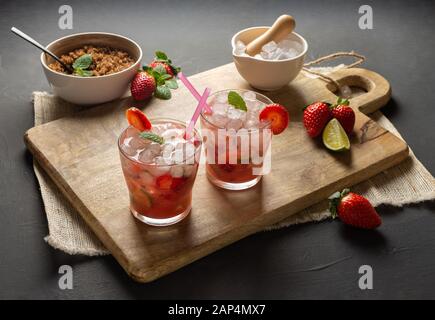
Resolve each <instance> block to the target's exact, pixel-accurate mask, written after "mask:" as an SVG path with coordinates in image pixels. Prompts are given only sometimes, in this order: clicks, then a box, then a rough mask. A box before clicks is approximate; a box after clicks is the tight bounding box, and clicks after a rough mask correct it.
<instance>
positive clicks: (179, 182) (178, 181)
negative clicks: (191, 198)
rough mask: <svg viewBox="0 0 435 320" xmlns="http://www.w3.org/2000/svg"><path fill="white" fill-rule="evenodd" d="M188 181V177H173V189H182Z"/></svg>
mask: <svg viewBox="0 0 435 320" xmlns="http://www.w3.org/2000/svg"><path fill="white" fill-rule="evenodd" d="M186 181H187V178H184V177H182V178H172V184H171V189H172V190H180V189H181V188H182V187H183V185H184V183H185V182H186Z"/></svg>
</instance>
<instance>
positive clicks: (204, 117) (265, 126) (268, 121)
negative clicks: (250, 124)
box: [201, 89, 273, 133]
mask: <svg viewBox="0 0 435 320" xmlns="http://www.w3.org/2000/svg"><path fill="white" fill-rule="evenodd" d="M228 91H236V92H237V91H239V92H249V91H251V92H254V93H255V94H256V95H257V96H260V97H261V98H263V99H264V100H266V101H268V104H273V101H272V100H271V99H270V98H269V97H267V96H265V95H264V94H261V93H258V92H257V91H252V90H249V89H223V90H219V91H215V92H213V93H212V94H210V96H209V97H208V99H210V98H211V97H214V96H216V95H217V94H219V93H222V92H228ZM208 99H207V100H208ZM256 100H258V99H256ZM201 118H202V119H204V120H205V121H206V122H207V123H209V124H210V125H212V126H213V127H215V128H218V129H226V128H224V127H220V126H217V125H216V124H214V123H213V122H211V121H210V120H208V119H207V117H206V116H205V115H204V110H201ZM262 122H263V123H264V125H263V126H261V127H258V128H251V129H246V128H245V130H246V131H247V132H248V133H249V132H253V131H258V130H259V129H266V128H267V127H270V125H271V124H272V122H271V121H270V120H265V121H262Z"/></svg>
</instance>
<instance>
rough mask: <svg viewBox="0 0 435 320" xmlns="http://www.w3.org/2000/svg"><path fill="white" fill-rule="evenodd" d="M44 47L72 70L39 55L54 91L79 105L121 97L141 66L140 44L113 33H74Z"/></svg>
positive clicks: (44, 55) (48, 57) (98, 102)
mask: <svg viewBox="0 0 435 320" xmlns="http://www.w3.org/2000/svg"><path fill="white" fill-rule="evenodd" d="M47 49H48V50H50V51H52V52H53V53H54V54H56V55H57V56H58V57H60V59H61V60H62V62H63V63H65V64H67V65H68V66H70V67H71V70H72V72H71V71H68V70H65V68H64V67H63V66H62V65H61V64H60V63H59V62H57V61H55V60H54V59H52V58H51V57H50V56H48V55H46V54H44V53H42V54H41V64H42V67H43V69H44V73H45V75H46V77H47V80H48V82H49V83H50V86H51V87H52V89H53V93H54V94H55V95H57V96H59V97H60V98H62V99H64V100H66V101H69V102H71V103H74V104H78V105H94V104H100V103H105V102H108V101H112V100H115V99H117V98H120V97H122V96H123V95H124V94H125V93H126V92H127V90H128V87H129V84H130V81H131V80H132V79H133V77H134V76H135V74H136V72H137V70H138V69H140V67H141V60H142V50H141V48H140V47H139V45H138V44H137V43H136V42H134V41H133V40H131V39H129V38H126V37H123V36H121V35H117V34H113V33H104V32H88V33H79V34H73V35H70V36H66V37H63V38H60V39H58V40H55V41H53V42H51V43H50V44H49V45H48V46H47Z"/></svg>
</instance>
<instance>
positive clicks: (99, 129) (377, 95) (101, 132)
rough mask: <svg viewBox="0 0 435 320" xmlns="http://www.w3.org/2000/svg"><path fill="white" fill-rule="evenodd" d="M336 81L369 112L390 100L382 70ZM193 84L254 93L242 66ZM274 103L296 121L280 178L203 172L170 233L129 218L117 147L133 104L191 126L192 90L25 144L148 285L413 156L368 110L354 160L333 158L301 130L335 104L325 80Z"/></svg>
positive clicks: (86, 119)
mask: <svg viewBox="0 0 435 320" xmlns="http://www.w3.org/2000/svg"><path fill="white" fill-rule="evenodd" d="M332 76H333V77H334V78H335V79H336V80H337V81H339V82H340V83H346V84H349V85H355V86H359V87H363V88H364V89H365V90H366V91H368V92H367V93H366V94H363V95H360V96H358V97H356V98H354V99H352V100H351V105H352V106H353V107H354V108H359V109H360V110H361V111H364V112H372V111H374V110H377V109H378V108H380V107H381V106H382V105H384V104H385V103H386V102H387V101H388V99H389V97H390V86H389V84H388V82H387V81H386V80H385V79H383V78H382V77H381V76H379V75H378V74H376V73H374V72H371V71H368V70H364V69H348V70H340V71H339V72H336V73H334V74H333V75H332ZM191 80H192V82H193V83H194V85H195V86H197V87H198V88H204V87H205V86H209V87H211V88H213V90H221V89H227V88H249V87H248V84H247V83H246V82H244V81H243V80H242V79H241V78H240V77H239V75H238V74H237V72H236V70H235V68H234V65H233V64H228V65H224V66H222V67H219V68H216V69H212V70H209V71H206V72H203V73H200V74H198V75H195V76H193V77H192V78H191ZM266 95H268V96H269V97H270V98H271V99H272V100H274V101H275V102H279V103H282V104H284V105H285V106H287V107H288V110H289V112H290V115H291V119H292V123H291V124H290V127H289V129H288V130H286V131H285V133H283V134H282V135H279V136H275V137H274V138H273V143H272V145H273V147H272V173H271V174H269V175H267V176H265V177H264V178H263V180H262V182H261V183H260V184H258V185H257V186H256V187H254V188H252V189H250V190H246V191H243V192H231V191H223V190H220V189H217V188H215V187H214V186H212V185H211V184H210V183H209V182H208V181H207V178H206V176H205V170H204V168H203V167H201V168H200V169H199V173H198V177H197V180H196V183H195V186H194V198H193V210H192V212H191V214H190V215H189V217H188V218H186V219H185V220H184V221H182V222H181V223H179V224H177V225H174V226H170V227H165V228H155V227H149V226H146V225H144V224H142V223H141V222H139V221H137V220H136V219H135V218H133V216H132V215H131V214H130V212H129V209H128V203H129V200H128V192H127V188H126V186H125V183H124V179H123V176H122V172H121V165H120V161H119V155H118V150H117V145H116V141H117V137H118V135H119V133H120V132H121V131H122V129H123V128H124V127H125V126H126V121H125V119H124V110H125V109H126V108H127V107H129V106H132V105H135V106H137V107H143V109H144V110H145V112H146V113H147V114H148V115H149V116H150V117H157V116H165V117H170V118H171V117H172V118H177V119H179V120H187V119H188V118H189V117H190V115H191V113H192V112H193V110H194V108H195V105H196V102H195V100H194V99H193V98H192V97H191V95H190V94H189V92H188V91H187V90H186V89H184V88H183V87H181V88H180V89H178V90H176V91H174V96H173V98H172V100H171V101H170V102H166V101H161V100H157V99H153V100H152V101H151V102H150V103H148V104H143V105H138V104H137V103H134V102H133V101H131V100H129V99H124V100H121V101H115V102H112V103H108V104H105V105H102V106H99V107H96V108H93V109H91V110H88V111H85V112H82V113H79V114H77V115H75V116H72V117H67V118H63V119H60V120H57V121H53V122H51V123H47V124H44V125H41V126H38V127H35V128H32V129H30V130H29V131H28V132H27V133H26V135H25V141H26V143H27V145H28V148H29V149H30V151H31V152H32V153H33V155H34V157H35V158H36V159H37V161H39V162H40V163H41V165H42V167H43V168H45V170H46V171H47V172H48V174H49V175H50V176H51V178H52V179H53V180H54V181H55V182H56V184H57V185H58V187H59V188H60V189H61V190H62V192H63V193H64V194H65V195H66V196H67V198H68V199H69V200H70V201H71V202H72V203H73V205H74V206H75V207H76V209H77V210H78V211H79V212H80V214H81V215H82V216H83V218H84V219H85V221H86V222H87V223H88V224H89V225H90V226H91V228H92V229H93V230H94V232H95V233H96V234H97V236H98V237H99V238H100V239H101V241H102V242H103V243H104V244H105V245H106V247H107V248H108V249H109V250H110V251H111V252H112V254H113V255H114V257H115V258H116V259H117V260H118V262H119V263H120V264H121V265H122V266H123V268H124V269H125V270H126V272H127V273H128V274H129V275H130V276H131V277H132V278H134V279H135V280H137V281H140V282H148V281H151V280H154V279H156V278H159V277H161V276H162V275H164V274H167V273H169V272H172V271H174V270H176V269H178V268H180V267H182V266H184V265H186V264H188V263H191V262H193V261H194V260H197V259H199V258H201V257H203V256H205V255H207V254H209V253H211V252H213V251H215V250H218V249H220V248H222V247H224V246H226V245H228V244H230V243H232V242H235V241H237V240H239V239H241V238H243V237H246V236H248V235H249V234H252V233H254V232H256V231H259V230H262V229H263V228H264V227H265V226H266V225H270V224H273V223H276V222H278V221H280V220H282V219H284V218H286V217H288V216H290V215H291V214H294V213H296V212H298V211H299V210H301V209H303V208H306V207H308V206H310V205H312V204H314V203H316V202H318V201H320V200H322V199H324V198H325V197H327V196H329V195H330V194H331V193H332V192H334V191H336V190H338V189H341V188H343V187H345V186H351V185H353V184H356V183H358V182H360V181H362V180H365V179H367V178H369V177H371V176H373V175H375V174H377V173H379V172H381V171H382V170H384V169H386V168H388V167H391V166H393V165H395V164H397V163H399V162H400V161H402V160H403V159H404V158H406V156H407V155H408V147H407V145H406V144H405V143H404V142H403V141H402V140H400V139H398V138H397V137H395V136H394V135H393V134H391V133H389V132H388V131H386V130H384V129H382V128H380V127H379V126H378V125H377V124H376V123H374V122H373V121H372V120H370V118H368V117H367V116H365V115H364V114H363V113H361V112H357V117H356V118H357V119H356V126H355V132H356V134H355V135H354V137H353V138H352V148H351V151H350V152H348V153H331V152H328V151H327V150H326V149H325V148H324V147H323V146H322V145H321V142H319V141H317V140H312V139H310V138H309V137H308V136H307V134H306V133H305V130H304V128H303V125H302V123H301V122H300V120H301V114H302V113H301V107H302V106H304V105H306V104H308V103H310V102H313V101H316V100H324V101H328V102H334V101H335V100H336V96H335V95H334V94H333V93H332V92H331V91H330V90H329V89H328V88H327V85H326V84H325V82H323V81H321V80H318V79H309V78H306V77H304V76H303V75H299V76H298V78H297V79H296V80H295V81H293V82H292V83H291V84H290V85H289V86H287V87H285V88H283V89H280V90H279V91H276V92H273V93H266Z"/></svg>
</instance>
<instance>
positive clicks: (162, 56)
mask: <svg viewBox="0 0 435 320" xmlns="http://www.w3.org/2000/svg"><path fill="white" fill-rule="evenodd" d="M158 66H162V67H163V68H164V69H165V70H166V74H168V75H170V76H171V77H170V78H167V79H166V80H168V79H171V78H173V77H174V76H176V75H177V74H178V73H179V72H180V68H178V67H175V66H174V65H173V64H172V61H171V59H169V58H168V56H167V55H166V53H164V52H162V51H156V57H155V58H154V60H153V62H151V63H150V64H149V65H148V67H149V68H151V69H155V68H156V67H158Z"/></svg>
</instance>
